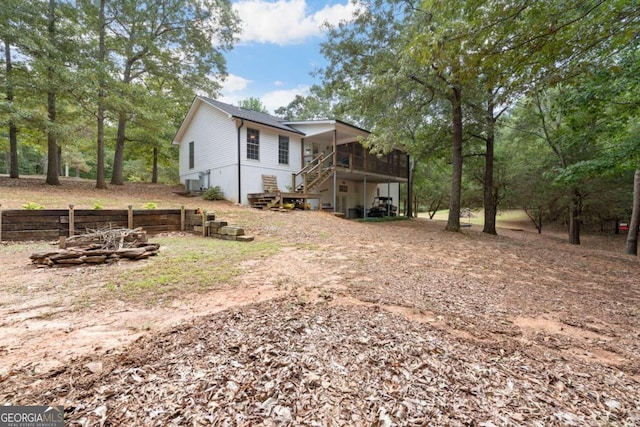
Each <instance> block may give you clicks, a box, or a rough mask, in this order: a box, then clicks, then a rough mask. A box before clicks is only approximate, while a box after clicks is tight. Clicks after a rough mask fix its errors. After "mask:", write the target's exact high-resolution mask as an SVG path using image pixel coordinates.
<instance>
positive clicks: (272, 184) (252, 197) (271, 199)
mask: <svg viewBox="0 0 640 427" xmlns="http://www.w3.org/2000/svg"><path fill="white" fill-rule="evenodd" d="M262 191H264V192H263V193H257V194H248V195H247V198H248V199H249V203H250V204H251V206H252V207H254V208H257V209H264V210H267V209H271V208H273V207H274V206H276V205H278V204H279V203H280V200H281V198H282V197H281V194H280V189H279V188H278V178H277V177H276V176H275V175H262Z"/></svg>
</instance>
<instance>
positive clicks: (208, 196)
mask: <svg viewBox="0 0 640 427" xmlns="http://www.w3.org/2000/svg"><path fill="white" fill-rule="evenodd" d="M202 198H203V199H205V200H224V193H223V192H222V188H220V186H218V185H217V186H215V187H209V188H207V189H206V190H205V192H204V193H202Z"/></svg>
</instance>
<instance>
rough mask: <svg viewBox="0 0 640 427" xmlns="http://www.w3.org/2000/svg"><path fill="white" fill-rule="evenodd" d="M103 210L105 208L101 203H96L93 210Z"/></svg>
mask: <svg viewBox="0 0 640 427" xmlns="http://www.w3.org/2000/svg"><path fill="white" fill-rule="evenodd" d="M102 209H104V206H103V205H102V203H100V202H96V203H94V205H93V210H96V211H101V210H102Z"/></svg>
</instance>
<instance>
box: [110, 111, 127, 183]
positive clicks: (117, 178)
mask: <svg viewBox="0 0 640 427" xmlns="http://www.w3.org/2000/svg"><path fill="white" fill-rule="evenodd" d="M126 127H127V114H126V113H120V114H119V115H118V133H117V134H116V151H115V153H114V155H113V173H112V175H111V184H113V185H124V140H125V129H126Z"/></svg>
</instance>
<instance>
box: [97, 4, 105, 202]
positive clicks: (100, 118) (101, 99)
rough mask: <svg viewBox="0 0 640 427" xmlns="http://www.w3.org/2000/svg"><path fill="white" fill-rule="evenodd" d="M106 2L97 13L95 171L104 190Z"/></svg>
mask: <svg viewBox="0 0 640 427" xmlns="http://www.w3.org/2000/svg"><path fill="white" fill-rule="evenodd" d="M105 5H106V0H100V12H99V25H100V36H99V42H98V43H99V45H98V67H99V68H98V73H99V77H98V78H99V83H98V85H99V87H98V114H97V122H98V123H97V125H98V140H97V147H96V148H97V151H98V153H97V159H96V161H97V163H98V164H97V171H96V188H99V189H103V190H104V189H106V188H107V182H106V180H105V171H104V103H105V97H106V93H105V89H104V86H105V82H104V62H105V58H106V55H107V49H106V45H105V41H104V39H105V32H106V19H105V16H104V9H105Z"/></svg>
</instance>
